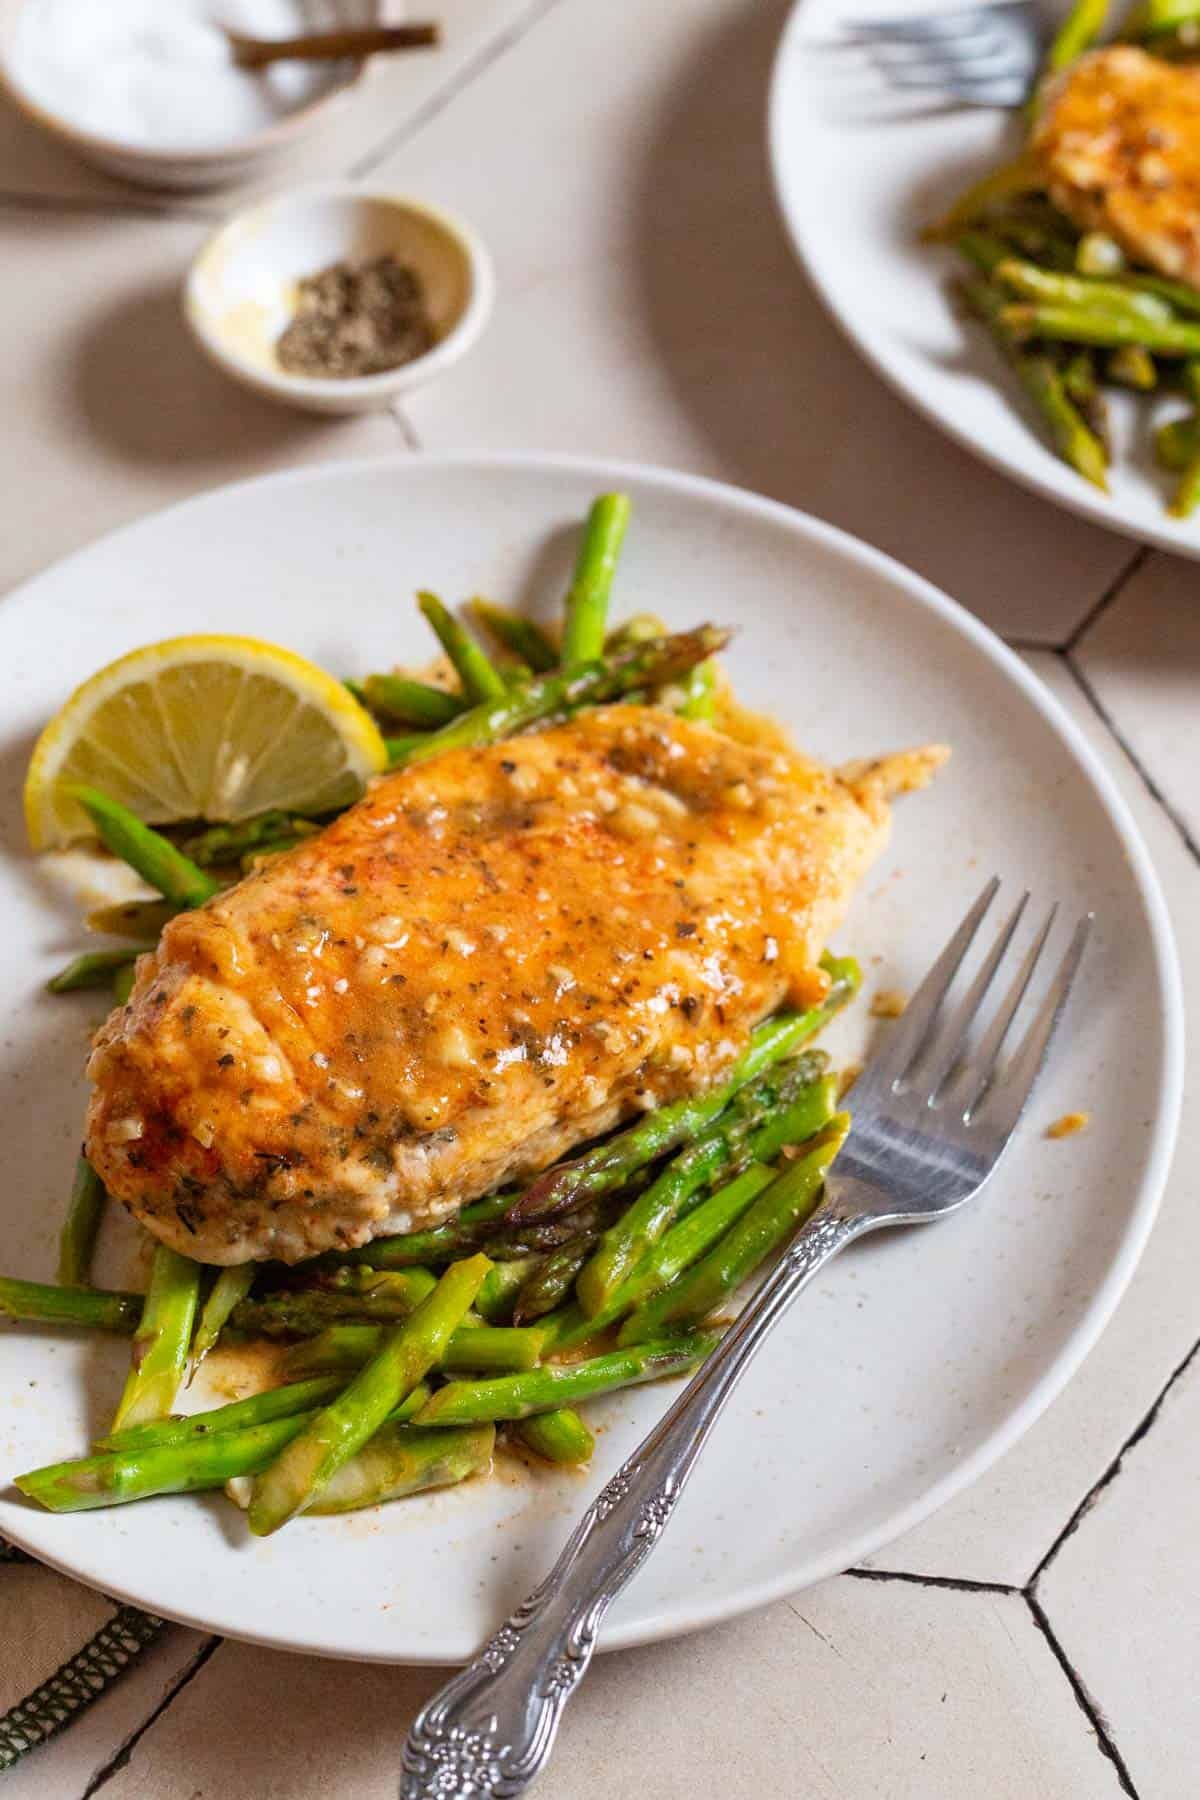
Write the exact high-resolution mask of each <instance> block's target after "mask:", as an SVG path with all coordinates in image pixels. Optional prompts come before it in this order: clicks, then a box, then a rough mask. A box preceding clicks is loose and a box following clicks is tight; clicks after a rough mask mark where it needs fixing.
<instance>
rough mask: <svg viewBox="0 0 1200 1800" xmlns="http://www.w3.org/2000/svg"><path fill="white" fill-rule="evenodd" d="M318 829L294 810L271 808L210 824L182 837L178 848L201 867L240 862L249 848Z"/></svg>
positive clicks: (304, 834) (303, 835) (301, 835)
mask: <svg viewBox="0 0 1200 1800" xmlns="http://www.w3.org/2000/svg"><path fill="white" fill-rule="evenodd" d="M319 830H320V827H319V826H318V825H314V824H313V822H312V820H311V819H300V818H297V817H296V815H295V814H294V813H289V812H281V811H280V810H279V808H278V807H272V808H271V809H270V810H269V811H267V812H260V813H255V815H254V817H253V818H251V819H239V820H237V821H236V822H235V823H234V824H230V825H210V826H209V827H208V829H207V830H205V831H201V832H198V833H197V834H196V836H195V837H190V838H187V839H185V841H184V843H183V844H182V845H181V846H180V848H181V849H182V850H183V851H184V853H185V854H186V855H188V856H190V857H191V859H192V861H193V862H195V863H199V864H200V867H201V868H202V869H208V868H211V867H212V866H213V864H214V863H235V862H240V861H241V859H242V857H243V856H245V855H247V854H248V853H249V852H250V851H251V850H258V849H260V848H261V846H262V845H264V844H273V843H275V842H277V841H278V840H279V839H280V838H292V837H306V836H311V835H312V834H313V833H314V832H316V831H319Z"/></svg>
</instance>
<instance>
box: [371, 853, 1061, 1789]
mask: <svg viewBox="0 0 1200 1800" xmlns="http://www.w3.org/2000/svg"><path fill="white" fill-rule="evenodd" d="M999 886H1000V884H999V881H998V880H996V879H993V880H992V881H990V882H989V883H988V885H987V887H986V888H985V889H984V891H983V893H982V894H981V895H980V897H979V899H978V900H977V901H976V902H975V904H974V906H973V907H972V908H971V910H970V911H969V912H968V914H967V916H966V918H965V919H964V920H963V922H962V924H961V925H960V926H959V928H958V930H957V931H956V932H955V933H954V936H953V937H952V938H951V939H950V942H949V943H948V944H947V945H946V948H945V949H944V950H943V951H942V953H941V955H940V956H939V957H938V959H937V961H936V962H935V963H934V965H933V967H932V968H931V969H930V971H929V973H928V975H927V976H926V977H925V980H924V981H923V982H922V983H921V986H920V988H919V989H918V990H917V992H916V994H915V995H914V996H913V998H912V1000H911V1002H910V1003H909V1005H908V1007H907V1008H906V1010H905V1012H904V1014H903V1015H902V1017H901V1019H900V1020H899V1021H898V1023H897V1024H896V1025H895V1026H894V1027H893V1028H892V1029H891V1031H890V1032H889V1034H888V1036H887V1037H886V1039H885V1040H884V1042H883V1045H882V1047H881V1048H880V1050H879V1051H878V1052H877V1053H876V1055H874V1056H873V1057H872V1058H871V1060H870V1061H869V1062H868V1063H867V1065H866V1067H865V1069H864V1070H863V1072H862V1074H861V1075H860V1076H859V1078H858V1080H857V1081H856V1082H855V1084H854V1089H853V1095H852V1098H853V1106H854V1121H853V1126H852V1129H851V1131H850V1135H849V1137H848V1138H847V1140H846V1143H845V1146H844V1147H843V1149H842V1152H841V1154H840V1156H839V1157H838V1160H837V1163H836V1165H835V1167H834V1169H833V1170H832V1172H831V1173H830V1175H829V1177H828V1179H827V1181H826V1183H825V1191H824V1195H823V1198H822V1199H821V1201H820V1203H819V1204H818V1206H817V1207H816V1209H815V1211H814V1212H813V1213H812V1214H811V1215H810V1217H809V1219H808V1221H807V1223H806V1224H805V1225H804V1226H802V1228H801V1229H800V1231H799V1232H798V1233H797V1234H796V1236H795V1237H794V1238H793V1240H792V1242H791V1244H790V1246H789V1247H788V1249H787V1250H786V1251H785V1253H784V1255H783V1257H782V1259H781V1260H780V1262H779V1263H778V1264H777V1266H776V1267H775V1269H774V1270H773V1271H772V1272H771V1274H769V1275H768V1276H767V1278H766V1280H765V1281H764V1282H763V1284H762V1286H761V1287H760V1288H759V1289H758V1291H757V1293H756V1294H755V1295H754V1297H753V1298H752V1299H751V1300H750V1302H749V1304H748V1305H747V1306H746V1307H745V1309H744V1310H743V1311H742V1313H741V1314H740V1315H739V1316H738V1318H737V1320H736V1322H735V1323H734V1324H733V1325H732V1326H731V1327H730V1329H729V1330H728V1331H727V1332H726V1334H725V1336H724V1337H723V1338H722V1339H721V1341H720V1343H719V1344H718V1345H717V1348H716V1349H715V1350H714V1351H713V1352H712V1354H711V1355H710V1356H709V1357H708V1359H707V1360H706V1361H705V1362H704V1363H703V1364H702V1365H701V1367H700V1368H699V1370H698V1371H697V1372H696V1374H695V1375H694V1376H693V1377H692V1379H691V1381H690V1382H689V1383H688V1385H687V1387H686V1388H685V1389H684V1391H683V1393H682V1394H681V1395H680V1396H679V1398H678V1399H677V1400H676V1401H675V1403H674V1405H673V1406H672V1407H671V1409H670V1411H669V1412H668V1413H667V1414H666V1415H665V1416H664V1418H663V1419H662V1420H661V1421H660V1423H659V1424H658V1425H656V1426H655V1427H654V1429H653V1430H652V1431H651V1432H650V1434H649V1435H648V1436H647V1437H646V1438H645V1439H643V1441H642V1443H641V1444H640V1445H639V1446H638V1448H637V1449H636V1450H635V1451H634V1452H633V1454H632V1455H631V1456H630V1457H629V1458H628V1459H627V1460H626V1462H625V1463H624V1465H623V1466H622V1467H621V1468H620V1469H619V1470H618V1472H617V1473H616V1475H614V1476H613V1477H612V1479H611V1480H610V1481H609V1482H608V1483H607V1485H606V1486H605V1487H604V1488H603V1489H602V1490H601V1492H600V1494H599V1495H598V1496H597V1498H596V1499H595V1500H594V1501H593V1502H592V1504H591V1506H590V1507H589V1508H588V1510H587V1512H585V1513H584V1515H583V1517H582V1518H581V1520H580V1521H579V1524H578V1525H577V1526H576V1528H575V1530H574V1532H573V1533H572V1535H571V1537H570V1539H569V1540H568V1542H567V1545H566V1547H565V1548H564V1550H563V1551H562V1554H561V1555H560V1556H559V1559H558V1561H557V1562H556V1563H555V1565H554V1567H553V1569H552V1570H551V1571H550V1573H549V1575H548V1576H547V1577H546V1579H545V1581H544V1582H543V1583H542V1585H541V1586H540V1587H539V1588H537V1589H535V1591H534V1592H533V1593H532V1594H531V1595H530V1596H529V1598H528V1599H527V1600H526V1601H525V1602H524V1604H523V1605H522V1606H520V1607H518V1609H517V1611H516V1612H515V1613H514V1614H513V1615H512V1617H511V1618H510V1619H509V1620H508V1622H507V1624H505V1625H504V1626H502V1627H501V1629H500V1630H499V1631H498V1632H497V1633H496V1635H495V1636H494V1637H493V1638H492V1639H491V1641H490V1643H489V1644H488V1645H487V1646H486V1647H485V1648H484V1650H483V1651H482V1652H481V1653H480V1655H479V1656H477V1657H476V1659H475V1661H474V1662H473V1663H471V1664H469V1665H468V1667H467V1668H466V1669H464V1670H462V1672H461V1673H460V1674H458V1675H456V1676H454V1677H453V1679H452V1680H451V1681H449V1682H448V1683H447V1684H446V1686H445V1687H444V1688H442V1689H441V1691H440V1692H439V1693H438V1694H436V1695H435V1696H434V1697H433V1699H432V1700H431V1701H430V1702H429V1703H428V1704H427V1705H426V1706H425V1707H424V1708H423V1709H422V1710H421V1712H420V1713H419V1714H418V1715H417V1718H416V1720H415V1721H414V1723H413V1726H412V1729H411V1731H410V1732H409V1736H408V1741H407V1743H406V1744H405V1747H404V1773H403V1777H402V1781H401V1790H400V1791H401V1797H402V1800H456V1797H457V1796H463V1797H464V1800H465V1797H466V1796H472V1797H478V1800H515V1797H516V1796H517V1795H519V1794H521V1793H523V1792H524V1791H525V1789H526V1787H527V1786H528V1785H529V1783H530V1782H531V1781H532V1780H533V1779H534V1778H535V1776H536V1775H537V1774H538V1772H539V1771H540V1770H541V1769H542V1768H543V1767H544V1765H545V1763H546V1762H547V1760H548V1759H549V1756H550V1752H551V1750H552V1749H553V1746H554V1739H555V1735H556V1733H557V1730H558V1724H559V1720H560V1718H561V1715H562V1711H563V1708H564V1707H565V1706H566V1703H567V1701H568V1700H569V1699H570V1697H571V1694H572V1693H573V1692H574V1690H575V1688H576V1687H577V1686H578V1685H579V1682H580V1681H581V1680H582V1678H583V1676H584V1675H585V1674H586V1672H587V1668H588V1665H589V1663H590V1662H591V1659H592V1653H593V1651H594V1650H595V1647H596V1637H597V1633H598V1631H599V1628H600V1624H601V1622H602V1620H603V1618H604V1615H605V1613H606V1612H607V1611H608V1608H609V1606H610V1605H611V1604H612V1602H613V1600H615V1599H616V1597H617V1595H618V1594H619V1593H621V1591H622V1589H623V1588H624V1587H625V1586H626V1585H627V1583H628V1582H629V1581H630V1579H631V1578H632V1577H633V1575H634V1574H636V1572H637V1570H638V1569H639V1568H640V1567H641V1565H642V1563H643V1562H644V1561H645V1560H646V1558H647V1556H649V1554H650V1552H651V1550H652V1549H653V1548H654V1546H655V1544H656V1543H657V1541H658V1539H659V1537H660V1536H661V1534H662V1532H663V1529H664V1528H665V1526H666V1524H667V1521H668V1520H669V1518H670V1516H671V1514H672V1512H673V1510H674V1508H675V1503H676V1501H677V1500H678V1498H679V1496H680V1494H681V1493H682V1492H683V1489H684V1486H685V1484H686V1482H687V1478H688V1476H689V1475H690V1473H691V1471H692V1469H693V1467H694V1465H695V1462H696V1459H697V1457H698V1456H699V1454H700V1451H701V1450H702V1448H703V1447H704V1444H705V1442H706V1441H707V1439H708V1435H709V1433H710V1432H711V1430H712V1428H713V1426H714V1425H715V1424H716V1421H717V1417H718V1415H719V1414H720V1412H721V1410H722V1408H723V1407H724V1405H725V1403H726V1401H727V1400H728V1399H729V1396H730V1394H731V1393H732V1392H733V1389H734V1387H735V1385H736V1383H737V1381H738V1380H739V1378H740V1377H741V1376H742V1375H743V1374H744V1373H745V1371H746V1368H747V1367H748V1365H749V1363H750V1360H751V1358H752V1357H753V1356H754V1354H755V1352H756V1351H757V1350H758V1348H759V1346H760V1345H761V1343H762V1342H763V1340H764V1339H765V1338H766V1336H767V1334H768V1333H769V1332H770V1330H771V1328H772V1327H773V1326H774V1325H775V1324H776V1322H777V1321H778V1320H779V1319H780V1317H781V1316H782V1315H783V1313H784V1312H785V1311H786V1310H787V1308H788V1306H789V1305H790V1304H791V1302H792V1301H793V1300H794V1299H795V1298H796V1296H797V1295H798V1294H799V1293H800V1291H801V1289H802V1288H804V1287H806V1286H807V1285H808V1283H809V1282H810V1281H811V1280H812V1279H813V1277H814V1275H816V1273H817V1272H818V1270H820V1269H821V1268H823V1267H824V1265H825V1264H826V1263H827V1262H828V1261H829V1259H830V1257H832V1256H835V1255H836V1254H837V1252H838V1251H839V1250H842V1249H844V1248H845V1246H846V1245H847V1244H849V1243H852V1242H853V1241H854V1239H855V1238H858V1237H862V1236H863V1235H864V1234H865V1233H867V1232H869V1231H876V1230H879V1229H880V1228H881V1227H883V1226H885V1225H907V1224H912V1223H919V1222H927V1221H929V1220H932V1219H940V1218H943V1217H944V1216H945V1215H946V1214H947V1213H951V1212H955V1211H956V1210H957V1209H958V1208H959V1207H961V1206H963V1205H965V1203H966V1202H967V1201H968V1200H970V1199H972V1198H973V1197H974V1196H975V1195H976V1194H977V1193H978V1192H979V1190H980V1188H981V1187H982V1186H983V1185H984V1183H985V1182H986V1181H987V1179H988V1177H989V1176H990V1175H991V1173H992V1171H993V1170H994V1169H995V1167H996V1165H997V1163H998V1162H999V1161H1000V1158H1001V1156H1002V1155H1003V1153H1004V1151H1005V1149H1006V1147H1007V1145H1008V1143H1009V1140H1010V1138H1011V1137H1012V1134H1013V1132H1014V1131H1015V1129H1016V1126H1017V1123H1018V1121H1019V1120H1020V1117H1021V1114H1022V1113H1023V1111H1024V1110H1025V1106H1026V1103H1027V1102H1028V1100H1029V1096H1030V1094H1031V1093H1032V1092H1033V1088H1034V1086H1035V1084H1036V1082H1037V1079H1038V1076H1039V1075H1040V1073H1041V1070H1042V1068H1043V1065H1044V1063H1045V1059H1046V1054H1047V1052H1048V1050H1049V1048H1050V1042H1051V1039H1052V1037H1053V1036H1054V1032H1055V1028H1056V1026H1057V1024H1058V1021H1059V1019H1060V1017H1061V1016H1062V1011H1063V1008H1064V1006H1065V1005H1066V1001H1067V996H1068V994H1069V993H1070V990H1071V984H1072V982H1073V981H1074V979H1075V974H1076V971H1077V969H1078V967H1079V963H1080V960H1081V958H1082V956H1083V952H1084V946H1085V944H1086V942H1087V937H1088V932H1089V929H1090V926H1091V916H1090V915H1088V916H1087V917H1085V918H1082V919H1080V921H1079V922H1078V924H1077V925H1076V927H1075V930H1074V933H1073V934H1072V937H1071V941H1070V944H1069V945H1068V947H1067V950H1066V952H1065V954H1064V955H1063V956H1062V958H1061V959H1060V961H1059V962H1058V964H1057V967H1056V968H1055V969H1054V972H1053V974H1052V975H1051V976H1050V977H1049V979H1048V980H1046V981H1045V982H1044V984H1043V987H1042V991H1041V994H1040V998H1039V999H1038V1003H1037V1006H1036V1010H1035V1011H1034V1013H1033V1017H1032V1018H1031V1020H1030V1022H1029V1024H1028V1026H1027V1027H1026V1029H1025V1032H1024V1034H1023V1036H1022V1037H1021V1041H1020V1043H1019V1044H1018V1045H1017V1047H1016V1049H1015V1050H1014V1051H1013V1052H1012V1054H1011V1055H1010V1056H1008V1057H1005V1055H1004V1050H1005V1045H1006V1043H1007V1041H1008V1039H1009V1037H1010V1035H1011V1033H1012V1029H1013V1025H1014V1021H1015V1019H1016V1016H1017V1013H1018V1010H1019V1009H1020V1007H1021V1004H1022V1002H1023V1000H1024V999H1025V997H1026V994H1027V993H1029V992H1031V990H1032V984H1033V981H1034V977H1035V974H1036V972H1037V970H1038V966H1039V964H1040V962H1041V959H1042V954H1043V952H1044V950H1045V948H1046V942H1047V939H1048V938H1049V936H1050V932H1051V929H1052V927H1053V924H1054V920H1055V915H1056V911H1057V909H1056V908H1054V907H1052V908H1051V909H1050V912H1049V914H1048V915H1047V917H1046V918H1045V920H1044V921H1043V923H1042V925H1041V926H1040V928H1039V930H1038V932H1037V934H1036V936H1035V938H1034V941H1033V943H1032V945H1031V946H1030V948H1029V949H1028V950H1027V951H1026V952H1025V954H1024V955H1023V956H1018V955H1016V954H1014V952H1013V940H1014V937H1015V935H1016V932H1017V928H1018V926H1019V924H1020V922H1021V918H1022V915H1023V913H1024V911H1025V909H1026V905H1027V902H1028V899H1029V896H1028V894H1026V895H1024V896H1023V897H1022V899H1021V900H1020V901H1019V902H1018V904H1017V905H1016V907H1015V908H1014V910H1013V912H1012V913H1011V915H1010V916H1009V918H1008V919H1007V920H1006V921H1005V923H1004V924H1003V925H1002V926H1001V928H1000V931H999V933H998V934H997V937H996V939H995V941H994V943H993V944H992V946H991V948H990V950H989V951H988V952H987V954H986V955H985V957H984V958H983V961H982V962H981V963H980V964H979V967H978V968H977V970H976V972H975V974H974V976H973V977H972V979H971V981H970V983H969V985H968V987H967V989H966V992H965V993H964V994H963V995H962V997H961V999H959V1000H958V1001H957V1002H956V1003H953V1004H952V1003H951V992H950V991H951V986H952V984H953V983H954V980H955V977H956V975H957V974H958V972H959V970H960V968H961V967H962V965H963V962H964V959H965V958H966V956H967V953H968V951H969V950H970V947H971V945H972V943H973V941H974V939H975V937H976V935H977V933H978V931H979V928H980V926H981V925H982V923H983V920H984V917H985V915H986V914H987V912H988V910H989V908H990V907H991V905H992V902H993V901H994V899H995V897H996V894H997V892H998V889H999ZM1014 964H1015V969H1014V967H1013V965H1014ZM1002 971H1003V972H1004V973H1005V974H1006V975H1007V976H1008V980H1007V984H1006V985H1005V987H1004V991H1003V993H1002V995H1001V998H1000V1000H999V1001H998V1003H997V1004H996V1005H995V1006H994V1007H993V1008H992V1009H991V1012H990V1016H989V1017H988V1018H987V1019H986V1020H985V1017H984V1013H985V1002H986V1000H987V996H988V993H989V992H990V990H991V988H992V987H993V985H994V984H995V983H996V981H997V979H998V978H999V976H1000V975H1001V972H1002Z"/></svg>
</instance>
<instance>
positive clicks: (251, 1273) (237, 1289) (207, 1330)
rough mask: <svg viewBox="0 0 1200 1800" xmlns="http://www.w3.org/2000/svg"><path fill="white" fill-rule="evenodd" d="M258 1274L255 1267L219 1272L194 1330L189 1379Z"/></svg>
mask: <svg viewBox="0 0 1200 1800" xmlns="http://www.w3.org/2000/svg"><path fill="white" fill-rule="evenodd" d="M257 1271H258V1265H257V1263H252V1262H248V1263H234V1264H232V1265H231V1267H229V1268H228V1269H222V1270H221V1272H220V1274H219V1275H218V1276H217V1279H216V1280H215V1281H214V1282H213V1284H212V1287H211V1288H210V1289H209V1293H208V1298H207V1300H205V1302H204V1306H203V1308H202V1310H201V1313H200V1323H199V1325H197V1327H196V1337H195V1341H194V1342H193V1344H192V1374H191V1377H189V1379H194V1378H195V1374H196V1370H197V1369H198V1368H199V1367H200V1364H201V1363H202V1362H203V1361H204V1359H205V1357H206V1356H207V1355H208V1353H209V1351H210V1350H211V1349H212V1348H213V1346H214V1345H215V1343H216V1341H217V1339H218V1338H219V1337H220V1335H221V1333H222V1332H223V1331H224V1329H225V1326H226V1325H227V1324H228V1322H229V1315H230V1313H232V1311H233V1309H234V1307H235V1306H237V1305H239V1304H240V1303H241V1301H243V1300H244V1299H245V1298H246V1295H247V1294H248V1293H249V1292H250V1289H251V1288H252V1287H253V1285H254V1277H255V1275H256V1273H257Z"/></svg>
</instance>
